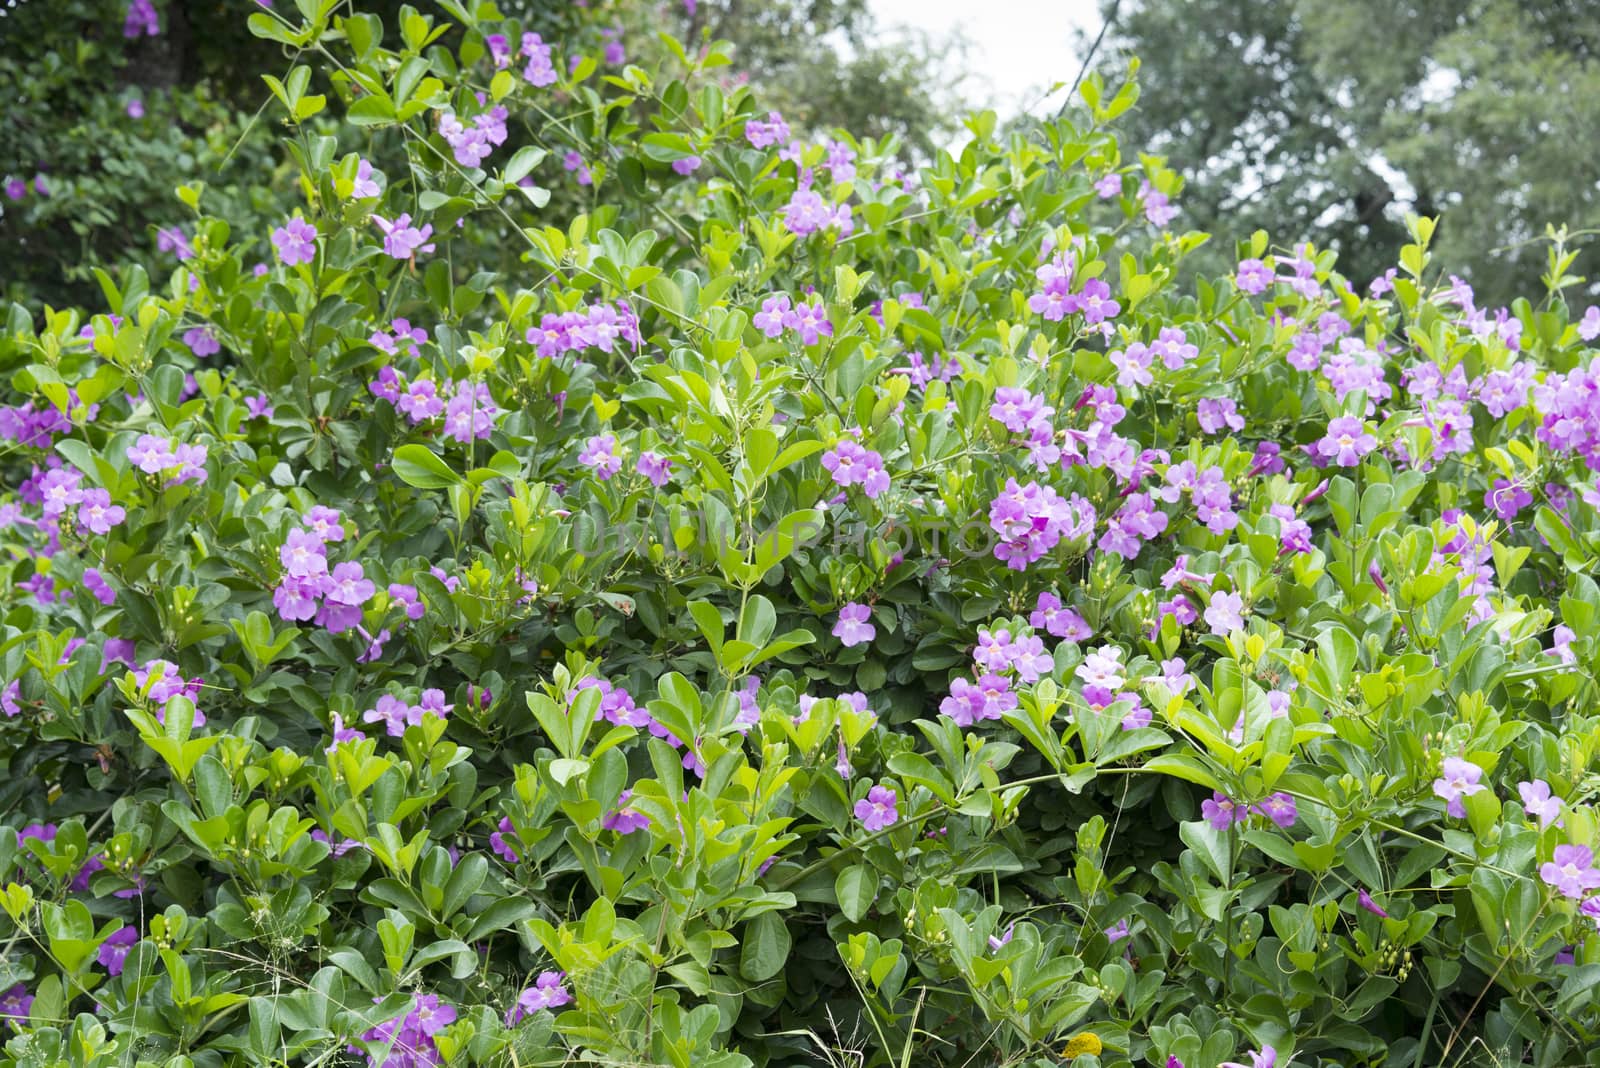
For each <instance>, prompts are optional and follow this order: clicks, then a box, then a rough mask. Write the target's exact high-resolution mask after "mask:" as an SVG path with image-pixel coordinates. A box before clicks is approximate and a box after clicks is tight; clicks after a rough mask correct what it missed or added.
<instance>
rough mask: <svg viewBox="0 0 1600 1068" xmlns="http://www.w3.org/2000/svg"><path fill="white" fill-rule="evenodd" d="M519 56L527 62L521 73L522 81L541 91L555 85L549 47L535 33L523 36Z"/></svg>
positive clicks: (553, 65) (554, 71)
mask: <svg viewBox="0 0 1600 1068" xmlns="http://www.w3.org/2000/svg"><path fill="white" fill-rule="evenodd" d="M521 55H522V56H523V57H525V58H526V59H527V61H528V65H527V66H526V67H525V68H523V71H522V77H523V80H524V81H526V82H528V83H529V84H530V85H533V86H535V87H536V88H541V89H542V88H544V87H545V86H549V85H554V84H555V81H556V68H555V64H554V63H553V62H551V59H550V46H549V45H547V44H545V43H544V40H543V38H541V37H540V36H539V35H538V34H536V33H525V34H523V35H522V49H521ZM508 65H509V60H508Z"/></svg>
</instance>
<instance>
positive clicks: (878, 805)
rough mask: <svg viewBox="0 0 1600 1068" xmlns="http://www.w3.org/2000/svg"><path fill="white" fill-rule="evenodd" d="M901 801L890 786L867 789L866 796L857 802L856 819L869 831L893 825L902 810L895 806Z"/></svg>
mask: <svg viewBox="0 0 1600 1068" xmlns="http://www.w3.org/2000/svg"><path fill="white" fill-rule="evenodd" d="M899 801H900V798H899V796H898V795H897V794H896V793H895V792H894V791H893V790H892V789H890V788H889V787H887V786H874V787H873V788H872V789H870V790H868V791H867V796H866V797H864V798H862V799H861V800H860V801H857V802H856V819H858V820H860V821H861V824H862V826H864V827H866V829H867V830H869V831H881V830H883V829H884V828H885V827H892V826H894V823H895V821H896V820H898V819H899V818H900V812H899V810H898V809H897V808H896V807H895V806H896V805H898V804H899Z"/></svg>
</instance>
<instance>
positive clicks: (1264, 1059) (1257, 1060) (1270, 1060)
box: [1217, 1046, 1278, 1068]
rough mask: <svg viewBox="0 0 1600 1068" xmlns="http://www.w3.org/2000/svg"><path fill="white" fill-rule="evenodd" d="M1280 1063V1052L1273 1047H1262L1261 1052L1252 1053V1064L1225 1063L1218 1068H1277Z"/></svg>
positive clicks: (1252, 1051)
mask: <svg viewBox="0 0 1600 1068" xmlns="http://www.w3.org/2000/svg"><path fill="white" fill-rule="evenodd" d="M1277 1063H1278V1051H1277V1050H1275V1049H1273V1048H1272V1047H1271V1046H1262V1047H1261V1052H1259V1053H1257V1052H1256V1051H1254V1050H1251V1051H1250V1064H1249V1065H1248V1066H1246V1065H1243V1064H1240V1063H1239V1062H1238V1061H1223V1062H1222V1063H1221V1064H1219V1065H1217V1068H1275V1066H1276V1065H1277Z"/></svg>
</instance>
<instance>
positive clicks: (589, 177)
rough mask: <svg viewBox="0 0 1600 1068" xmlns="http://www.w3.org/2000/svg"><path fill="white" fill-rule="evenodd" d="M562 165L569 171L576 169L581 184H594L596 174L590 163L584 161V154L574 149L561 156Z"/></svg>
mask: <svg viewBox="0 0 1600 1068" xmlns="http://www.w3.org/2000/svg"><path fill="white" fill-rule="evenodd" d="M561 165H562V166H563V167H565V168H566V169H567V170H569V171H576V172H577V174H578V184H579V185H593V184H594V175H593V174H592V173H591V172H590V170H589V165H588V164H587V163H585V162H583V156H582V155H581V154H580V153H579V152H578V151H577V150H576V149H574V150H573V151H571V152H568V153H567V154H566V155H565V156H563V157H561Z"/></svg>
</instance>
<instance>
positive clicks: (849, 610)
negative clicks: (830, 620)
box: [833, 601, 878, 649]
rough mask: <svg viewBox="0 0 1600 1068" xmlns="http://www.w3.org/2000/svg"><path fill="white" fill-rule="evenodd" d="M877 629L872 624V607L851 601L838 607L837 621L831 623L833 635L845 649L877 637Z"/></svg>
mask: <svg viewBox="0 0 1600 1068" xmlns="http://www.w3.org/2000/svg"><path fill="white" fill-rule="evenodd" d="M877 635H878V629H877V628H876V627H874V626H873V625H872V609H871V608H869V607H868V606H867V605H864V604H860V603H858V602H856V601H851V602H850V603H848V604H846V605H845V606H844V607H843V608H841V609H839V621H838V622H837V623H835V624H834V625H833V636H834V637H835V638H838V639H839V641H840V642H841V643H842V644H843V645H844V647H845V648H846V649H849V648H851V647H852V646H856V645H864V644H866V643H867V642H870V641H871V640H872V639H873V638H875V637H877Z"/></svg>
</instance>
